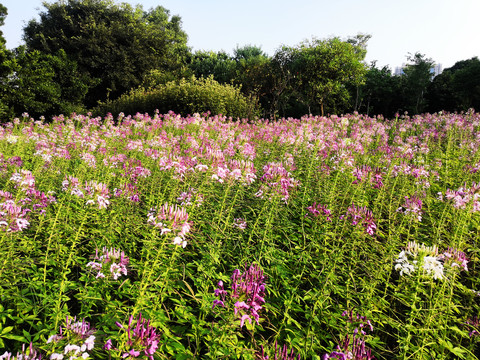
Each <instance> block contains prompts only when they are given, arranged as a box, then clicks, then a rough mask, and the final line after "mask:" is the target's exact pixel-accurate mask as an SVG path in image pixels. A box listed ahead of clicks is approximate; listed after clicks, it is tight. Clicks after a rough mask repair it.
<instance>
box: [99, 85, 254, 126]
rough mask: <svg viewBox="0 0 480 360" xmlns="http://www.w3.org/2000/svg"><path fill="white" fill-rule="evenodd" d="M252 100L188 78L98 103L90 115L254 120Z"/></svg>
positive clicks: (224, 87) (236, 91)
mask: <svg viewBox="0 0 480 360" xmlns="http://www.w3.org/2000/svg"><path fill="white" fill-rule="evenodd" d="M255 104H256V102H255V100H254V99H250V98H247V97H246V96H244V95H242V94H241V92H240V89H239V88H237V87H234V86H232V85H222V84H219V83H218V82H217V81H215V80H213V78H211V77H209V78H207V79H204V78H200V79H197V78H195V77H191V78H190V79H181V80H179V81H169V82H167V83H165V84H159V85H156V86H155V87H153V88H145V87H140V88H137V89H134V90H132V91H130V92H129V93H127V94H124V95H122V96H121V97H120V98H118V99H116V100H113V101H107V102H105V103H100V104H99V105H98V106H97V107H96V108H95V109H93V111H92V112H93V113H94V114H96V115H105V114H106V113H109V112H110V113H112V114H114V115H116V114H118V113H120V112H123V113H125V114H127V115H128V114H136V113H137V112H140V113H153V112H154V111H155V110H158V111H159V112H160V113H167V112H168V111H170V110H171V111H174V112H175V113H177V114H182V115H187V114H194V113H204V112H207V111H210V112H211V113H212V114H222V115H225V116H229V117H230V116H231V117H232V118H253V117H255V116H258V114H259V109H258V107H257V105H255Z"/></svg>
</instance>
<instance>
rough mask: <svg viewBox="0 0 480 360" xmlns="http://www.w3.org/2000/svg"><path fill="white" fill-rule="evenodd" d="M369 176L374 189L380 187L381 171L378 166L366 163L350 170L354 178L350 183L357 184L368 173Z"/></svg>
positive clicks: (381, 181) (381, 180) (381, 183)
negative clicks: (373, 166) (374, 166)
mask: <svg viewBox="0 0 480 360" xmlns="http://www.w3.org/2000/svg"><path fill="white" fill-rule="evenodd" d="M370 174H371V176H370V183H371V184H372V187H373V188H374V189H378V188H381V187H382V186H383V178H382V171H381V169H380V168H378V167H376V168H372V167H370V166H368V165H363V166H361V167H358V166H357V167H356V168H355V169H354V170H353V171H352V175H353V176H354V177H355V180H354V181H353V182H352V184H359V183H361V182H363V181H365V180H366V179H367V178H368V177H369V175H370Z"/></svg>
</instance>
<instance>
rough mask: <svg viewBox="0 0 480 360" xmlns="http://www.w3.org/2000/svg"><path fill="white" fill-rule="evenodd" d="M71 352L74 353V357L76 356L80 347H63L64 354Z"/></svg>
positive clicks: (69, 345)
mask: <svg viewBox="0 0 480 360" xmlns="http://www.w3.org/2000/svg"><path fill="white" fill-rule="evenodd" d="M71 351H73V352H74V353H75V355H77V354H78V353H80V346H78V345H71V344H68V345H67V346H65V350H64V352H65V354H67V353H69V352H71Z"/></svg>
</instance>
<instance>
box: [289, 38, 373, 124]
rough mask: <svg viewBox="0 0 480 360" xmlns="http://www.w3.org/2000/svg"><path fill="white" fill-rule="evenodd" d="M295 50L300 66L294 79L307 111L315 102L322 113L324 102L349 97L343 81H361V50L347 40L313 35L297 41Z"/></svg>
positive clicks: (359, 82)
mask: <svg viewBox="0 0 480 360" xmlns="http://www.w3.org/2000/svg"><path fill="white" fill-rule="evenodd" d="M296 51H297V52H298V54H297V57H298V62H299V70H300V71H299V76H298V80H299V81H300V84H301V85H300V86H301V89H302V92H303V94H304V95H305V97H304V98H303V99H301V100H303V101H304V102H305V104H306V105H307V106H308V108H309V112H311V108H312V106H315V105H316V104H319V106H320V112H321V114H322V116H323V115H324V112H325V111H324V110H325V105H326V104H328V103H330V104H331V105H333V106H335V100H338V99H342V98H343V99H344V98H348V97H349V94H348V91H347V89H346V85H347V84H352V85H354V86H356V85H357V84H361V83H362V82H363V81H364V76H365V72H366V66H365V64H364V63H363V58H364V54H363V53H362V52H360V51H358V48H357V47H356V46H354V45H352V44H351V43H348V42H345V41H341V40H340V39H339V38H336V37H335V38H331V39H327V40H317V39H313V40H312V41H311V42H303V43H301V44H300V46H299V47H298V48H297V49H296ZM333 110H334V111H335V108H333Z"/></svg>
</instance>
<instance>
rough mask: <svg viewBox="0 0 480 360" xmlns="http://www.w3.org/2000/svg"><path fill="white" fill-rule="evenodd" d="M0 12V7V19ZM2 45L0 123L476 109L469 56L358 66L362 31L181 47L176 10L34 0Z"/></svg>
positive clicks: (474, 68)
mask: <svg viewBox="0 0 480 360" xmlns="http://www.w3.org/2000/svg"><path fill="white" fill-rule="evenodd" d="M6 16H7V9H6V8H5V7H4V6H2V5H0V26H1V25H3V22H4V20H5V17H6ZM23 31H24V35H23V40H24V45H22V46H19V47H18V48H16V49H13V50H9V49H7V48H6V46H5V40H4V38H3V34H1V32H0V81H1V83H2V87H1V90H0V119H1V120H2V121H4V120H6V119H11V118H12V117H14V116H21V114H23V113H25V112H27V113H28V114H29V115H30V116H33V117H39V116H42V115H43V116H45V117H46V118H49V117H51V116H52V115H57V114H60V113H64V114H70V113H71V112H86V111H92V112H93V113H94V114H98V115H105V113H106V112H112V113H114V114H115V113H116V112H120V111H123V112H128V113H135V112H137V111H139V112H153V111H154V110H156V109H158V110H159V111H160V112H167V111H169V110H173V111H175V112H177V113H181V114H182V115H186V114H188V113H190V114H193V113H194V112H200V113H201V112H205V111H211V112H213V113H223V114H224V115H227V116H233V117H253V116H260V117H269V118H276V117H290V116H291V117H299V116H302V115H304V114H307V113H312V114H327V113H346V112H352V111H358V112H361V113H367V114H369V115H376V114H383V115H384V116H387V117H391V116H393V115H394V114H395V113H403V112H405V111H408V112H409V113H410V114H414V113H422V112H425V111H429V112H435V111H440V110H448V111H463V110H467V109H468V108H472V107H473V108H477V109H478V108H480V106H479V103H480V61H479V60H478V58H473V59H469V60H465V61H460V62H458V63H456V64H455V65H454V66H453V67H452V68H450V69H446V70H445V71H444V72H443V73H442V74H441V75H439V76H436V77H435V78H433V76H432V72H431V69H432V67H433V65H434V62H433V60H431V59H428V58H426V57H425V55H423V54H420V53H416V54H413V55H410V56H409V65H407V66H406V67H405V68H404V74H402V75H401V76H394V75H392V73H391V70H390V69H389V68H387V67H384V68H381V69H380V68H377V67H376V64H375V63H372V64H371V65H367V64H366V63H365V56H366V51H367V50H366V49H367V43H368V40H369V38H370V36H369V35H363V34H359V35H356V36H354V37H351V38H348V39H340V38H337V37H334V38H328V39H312V40H310V41H304V42H302V43H300V44H298V45H296V46H282V47H280V48H278V49H277V51H276V52H275V54H274V55H273V56H268V55H267V54H265V53H264V52H263V51H262V50H261V48H259V47H257V46H252V45H247V46H243V47H237V48H236V49H234V51H233V54H232V55H231V54H229V53H227V52H225V51H219V52H212V51H197V52H192V51H191V49H190V48H189V47H188V45H187V39H188V36H187V34H186V33H185V31H184V30H183V29H182V22H181V19H180V17H179V16H171V15H170V12H169V11H168V10H167V9H165V8H164V7H161V6H158V7H156V8H152V9H150V10H148V11H145V10H144V9H143V8H142V7H141V6H136V7H132V6H130V5H128V4H117V3H115V2H114V1H112V0H67V1H56V2H53V3H44V9H43V11H41V12H40V14H39V19H38V20H31V21H30V22H29V23H28V24H27V25H26V26H25V27H24V29H23Z"/></svg>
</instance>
